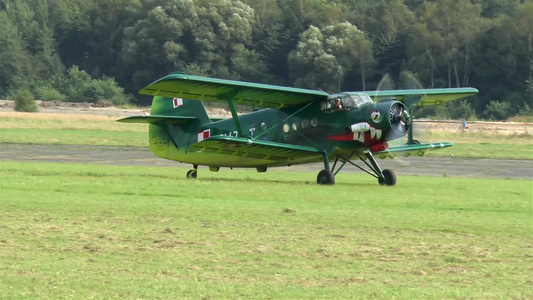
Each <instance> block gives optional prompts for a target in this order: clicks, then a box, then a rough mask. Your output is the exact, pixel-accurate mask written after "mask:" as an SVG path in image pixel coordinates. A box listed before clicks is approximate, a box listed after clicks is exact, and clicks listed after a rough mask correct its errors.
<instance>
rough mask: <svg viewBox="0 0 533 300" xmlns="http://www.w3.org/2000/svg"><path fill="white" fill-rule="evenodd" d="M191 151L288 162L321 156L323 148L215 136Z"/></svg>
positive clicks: (193, 147)
mask: <svg viewBox="0 0 533 300" xmlns="http://www.w3.org/2000/svg"><path fill="white" fill-rule="evenodd" d="M189 151H196V152H208V153H217V154H226V155H232V156H242V157H247V158H256V159H263V160H270V161H273V162H279V163H281V162H286V163H287V164H289V165H290V164H291V162H292V161H296V160H301V159H306V158H309V159H311V158H316V157H321V155H322V153H323V150H321V149H318V148H313V147H306V146H298V145H291V144H284V143H275V142H269V141H260V140H251V139H247V138H240V137H230V136H213V137H210V138H208V139H206V140H203V141H201V142H199V143H196V144H194V145H192V146H191V147H190V148H189Z"/></svg>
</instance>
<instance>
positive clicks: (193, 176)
mask: <svg viewBox="0 0 533 300" xmlns="http://www.w3.org/2000/svg"><path fill="white" fill-rule="evenodd" d="M193 168H194V169H192V170H189V171H188V172H187V178H188V179H196V177H198V165H193Z"/></svg>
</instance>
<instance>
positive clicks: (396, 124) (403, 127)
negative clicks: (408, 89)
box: [389, 102, 411, 138]
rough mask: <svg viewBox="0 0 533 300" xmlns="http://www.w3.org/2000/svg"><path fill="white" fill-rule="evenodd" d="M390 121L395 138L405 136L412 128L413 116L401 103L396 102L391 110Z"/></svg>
mask: <svg viewBox="0 0 533 300" xmlns="http://www.w3.org/2000/svg"><path fill="white" fill-rule="evenodd" d="M389 121H390V124H391V130H392V132H393V135H394V138H398V137H402V136H404V135H405V134H406V133H407V131H408V130H409V126H411V115H410V114H409V110H408V109H407V107H406V106H405V105H404V104H403V103H401V102H394V103H393V104H392V105H391V107H390V110H389Z"/></svg>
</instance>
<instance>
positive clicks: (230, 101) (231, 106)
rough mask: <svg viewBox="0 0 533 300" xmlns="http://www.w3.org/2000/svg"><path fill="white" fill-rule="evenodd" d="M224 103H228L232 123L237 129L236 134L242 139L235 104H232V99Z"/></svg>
mask: <svg viewBox="0 0 533 300" xmlns="http://www.w3.org/2000/svg"><path fill="white" fill-rule="evenodd" d="M226 101H228V105H229V109H230V111H231V116H232V117H233V122H234V123H235V127H236V128H237V133H238V134H239V136H242V137H244V135H243V134H242V127H241V122H240V121H239V116H238V115H237V110H236V109H235V103H234V102H233V99H226Z"/></svg>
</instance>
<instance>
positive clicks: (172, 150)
mask: <svg viewBox="0 0 533 300" xmlns="http://www.w3.org/2000/svg"><path fill="white" fill-rule="evenodd" d="M394 103H398V102H397V101H385V102H380V103H365V104H364V105H361V106H359V107H357V108H353V109H349V110H338V111H335V110H333V111H332V110H328V111H325V110H324V109H323V107H321V103H320V102H318V101H316V102H313V103H310V104H307V105H302V106H296V107H291V108H287V109H270V108H269V109H261V110H257V111H253V112H250V113H247V114H243V115H240V116H239V118H238V121H239V122H238V123H239V124H238V125H240V128H238V126H237V123H236V122H235V121H234V120H233V119H231V118H230V119H225V120H220V121H217V122H205V123H204V124H202V123H201V122H200V121H199V120H195V121H194V122H191V123H189V124H187V126H183V125H179V124H167V125H166V126H168V127H167V128H164V127H162V126H161V125H156V124H150V148H151V150H152V152H153V153H154V154H155V155H157V156H159V157H161V158H166V159H171V160H175V161H179V162H183V163H190V164H194V165H208V166H216V167H260V166H283V165H287V164H301V163H310V162H319V161H322V160H323V158H322V156H321V155H318V154H317V155H316V156H311V157H307V158H305V159H301V160H293V161H291V162H290V163H287V162H280V161H271V160H268V159H258V158H247V157H246V156H242V155H239V156H237V155H236V156H234V157H232V156H228V155H227V154H217V153H206V152H196V151H190V150H189V148H190V147H191V146H192V145H194V144H196V143H198V142H200V141H202V140H204V139H207V138H208V137H211V136H219V135H222V136H232V137H245V138H249V139H253V140H263V141H271V142H277V143H285V144H293V145H303V146H309V147H315V148H321V149H327V150H328V152H329V153H331V154H332V156H334V155H348V154H350V153H351V152H354V151H355V152H363V151H365V150H367V149H368V148H369V147H372V146H373V145H377V146H378V147H379V146H380V145H383V144H384V142H385V141H386V140H390V139H394V138H397V137H398V136H395V135H393V134H391V132H392V130H391V124H390V121H389V113H390V111H391V106H392V105H393V104H394ZM354 124H363V125H365V124H368V126H367V125H365V126H367V130H360V131H352V129H350V126H351V125H354ZM402 135H403V134H402Z"/></svg>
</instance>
